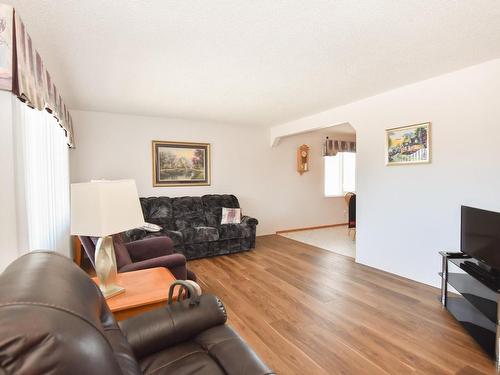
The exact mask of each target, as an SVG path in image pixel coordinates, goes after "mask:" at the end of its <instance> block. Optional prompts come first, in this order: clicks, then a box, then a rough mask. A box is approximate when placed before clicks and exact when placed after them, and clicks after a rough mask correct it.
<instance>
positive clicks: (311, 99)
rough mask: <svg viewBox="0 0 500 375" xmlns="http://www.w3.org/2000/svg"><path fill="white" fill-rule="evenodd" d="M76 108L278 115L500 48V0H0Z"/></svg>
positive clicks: (274, 119)
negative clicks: (21, 24) (13, 11)
mask: <svg viewBox="0 0 500 375" xmlns="http://www.w3.org/2000/svg"><path fill="white" fill-rule="evenodd" d="M0 1H3V2H7V3H11V4H13V5H14V6H16V7H17V9H18V12H19V13H20V15H21V17H22V18H23V19H24V21H25V23H26V25H27V28H28V31H29V32H30V34H31V36H32V38H33V40H34V43H35V46H36V47H37V48H38V50H39V51H40V53H41V54H42V56H43V58H44V61H45V63H46V65H47V67H48V69H49V71H50V72H51V73H52V75H53V77H54V79H55V82H56V84H57V85H58V86H59V88H60V90H61V92H62V93H63V96H64V98H65V101H66V103H67V104H68V106H69V107H70V108H72V109H81V110H95V111H106V112H120V113H130V114H141V115H153V116H169V117H181V118H191V119H204V120H212V121H218V122H228V123H234V124H248V125H263V126H270V125H275V124H278V123H282V122H285V121H288V120H292V119H296V118H298V117H302V116H305V115H308V114H312V113H315V112H317V111H320V110H324V109H327V108H330V107H334V106H337V105H341V104H345V103H348V102H351V101H354V100H357V99H361V98H363V97H367V96H370V95H373V94H377V93H380V92H383V91H386V90H389V89H392V88H395V87H398V86H401V85H404V84H408V83H412V82H416V81H419V80H422V79H425V78H430V77H432V76H436V75H439V74H441V73H445V72H449V71H452V70H456V69H459V68H462V67H465V66H469V65H473V64H476V63H479V62H482V61H486V60H489V59H493V58H496V57H500V1H496V0H432V1H431V0H406V1H400V0H378V1H377V0H356V1H353V0H346V1H335V0H331V1H319V0H307V1H306V0H287V1H280V0H231V1H230V0H228V1H223V0H210V1H194V0H178V1H165V0H149V1H140V0H106V1H102V0H10V1H9V0H0Z"/></svg>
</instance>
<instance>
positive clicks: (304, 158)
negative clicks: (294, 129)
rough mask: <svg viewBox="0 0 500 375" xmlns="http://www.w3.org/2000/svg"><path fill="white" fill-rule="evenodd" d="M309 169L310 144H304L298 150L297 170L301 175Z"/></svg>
mask: <svg viewBox="0 0 500 375" xmlns="http://www.w3.org/2000/svg"><path fill="white" fill-rule="evenodd" d="M308 170H309V146H308V145H302V146H300V147H299V148H298V150H297V172H299V173H300V174H301V175H302V173H304V172H307V171H308Z"/></svg>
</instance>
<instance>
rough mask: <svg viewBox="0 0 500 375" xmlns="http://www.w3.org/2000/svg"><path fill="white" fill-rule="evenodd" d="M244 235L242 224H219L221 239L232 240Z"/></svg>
mask: <svg viewBox="0 0 500 375" xmlns="http://www.w3.org/2000/svg"><path fill="white" fill-rule="evenodd" d="M243 236H244V231H243V228H242V226H241V224H223V225H221V226H219V238H220V239H221V240H232V239H234V238H242V237H243Z"/></svg>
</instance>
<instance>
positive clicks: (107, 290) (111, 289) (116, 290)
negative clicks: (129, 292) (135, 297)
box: [99, 284, 125, 299]
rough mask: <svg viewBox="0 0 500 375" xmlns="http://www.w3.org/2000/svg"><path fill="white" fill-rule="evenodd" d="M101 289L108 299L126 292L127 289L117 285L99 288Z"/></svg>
mask: <svg viewBox="0 0 500 375" xmlns="http://www.w3.org/2000/svg"><path fill="white" fill-rule="evenodd" d="M99 289H101V293H102V295H103V296H104V298H106V299H108V298H111V297H113V296H116V295H118V294H121V293H123V292H125V288H122V287H121V286H118V285H115V284H111V285H106V287H104V286H99Z"/></svg>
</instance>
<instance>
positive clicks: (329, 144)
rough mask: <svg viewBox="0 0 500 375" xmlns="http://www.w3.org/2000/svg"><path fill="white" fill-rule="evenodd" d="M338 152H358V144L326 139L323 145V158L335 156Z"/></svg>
mask: <svg viewBox="0 0 500 375" xmlns="http://www.w3.org/2000/svg"><path fill="white" fill-rule="evenodd" d="M338 152H356V142H353V141H343V140H338V139H330V138H329V137H326V139H325V142H324V144H323V156H335V155H337V153H338Z"/></svg>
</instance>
